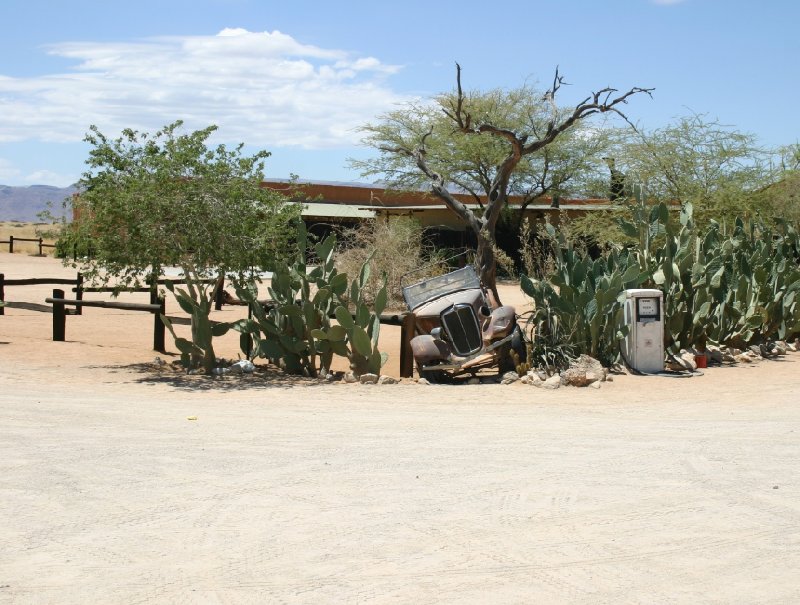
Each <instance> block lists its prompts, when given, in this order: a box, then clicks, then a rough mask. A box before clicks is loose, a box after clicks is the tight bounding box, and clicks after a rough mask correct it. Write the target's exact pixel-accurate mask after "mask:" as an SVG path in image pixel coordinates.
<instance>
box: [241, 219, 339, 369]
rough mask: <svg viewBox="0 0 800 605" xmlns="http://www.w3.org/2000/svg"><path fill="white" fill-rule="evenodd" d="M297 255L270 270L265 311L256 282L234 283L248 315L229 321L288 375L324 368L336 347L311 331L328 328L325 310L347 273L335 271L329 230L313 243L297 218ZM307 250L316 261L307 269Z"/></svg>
mask: <svg viewBox="0 0 800 605" xmlns="http://www.w3.org/2000/svg"><path fill="white" fill-rule="evenodd" d="M297 229H298V232H297V238H298V255H297V257H296V259H295V260H294V262H293V263H292V264H291V265H282V266H279V267H277V268H276V269H275V271H274V273H273V275H272V280H271V284H270V287H269V289H268V291H269V294H270V297H271V298H272V301H273V305H272V306H271V307H270V308H269V309H268V310H267V309H265V308H264V307H263V306H262V305H261V304H260V303H259V302H258V296H257V295H258V287H257V284H256V283H255V282H250V283H247V284H244V285H241V286H238V287H237V290H236V291H237V295H238V296H239V297H240V298H241V299H242V300H244V301H246V302H247V303H248V304H249V306H250V310H251V315H252V318H250V319H247V320H242V321H240V322H237V323H236V324H234V326H233V327H234V329H235V330H238V331H239V332H241V333H242V340H243V343H242V344H243V350H244V348H245V347H244V341H245V340H246V339H247V338H248V337H249V338H253V339H254V340H255V347H254V349H253V351H252V352H251V356H253V357H264V358H267V359H269V360H271V361H272V362H273V363H275V364H276V365H279V366H281V367H282V368H283V369H284V370H285V371H286V372H288V373H290V374H301V375H306V376H312V377H313V376H317V374H318V372H319V370H328V369H329V368H330V366H331V361H332V359H333V355H334V354H335V353H338V354H344V350H343V348H342V347H339V346H337V345H336V344H335V343H332V342H330V341H328V340H319V339H317V338H316V337H315V336H314V334H313V332H314V331H315V330H319V329H327V328H328V327H330V319H329V317H330V315H331V314H332V312H333V309H334V308H335V305H336V301H337V300H338V297H339V296H341V295H342V294H344V292H345V291H346V290H347V285H348V280H347V275H346V274H344V273H338V272H337V270H336V267H335V265H334V258H333V251H334V248H335V246H336V236H335V235H329V236H328V237H326V238H325V239H324V240H322V241H321V242H319V243H317V244H316V245H314V246H313V248H312V247H311V246H310V245H309V241H308V234H307V232H306V229H305V226H304V225H303V224H302V223H299V224H298V227H297ZM311 250H313V252H314V254H315V255H316V257H317V259H318V261H319V264H318V265H317V266H315V267H313V268H312V269H310V270H309V267H308V266H307V264H306V258H307V256H308V255H309V253H310V251H311Z"/></svg>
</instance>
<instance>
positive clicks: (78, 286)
mask: <svg viewBox="0 0 800 605" xmlns="http://www.w3.org/2000/svg"><path fill="white" fill-rule="evenodd" d="M75 300H83V275H81V273H80V271H79V272H78V277H77V278H75ZM75 315H83V305H78V307H77V308H76V309H75Z"/></svg>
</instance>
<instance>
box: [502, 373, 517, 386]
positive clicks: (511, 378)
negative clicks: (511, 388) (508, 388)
mask: <svg viewBox="0 0 800 605" xmlns="http://www.w3.org/2000/svg"><path fill="white" fill-rule="evenodd" d="M518 380H519V374H517V373H516V372H506V373H505V374H503V377H502V378H501V379H500V384H512V383H515V382H517V381H518Z"/></svg>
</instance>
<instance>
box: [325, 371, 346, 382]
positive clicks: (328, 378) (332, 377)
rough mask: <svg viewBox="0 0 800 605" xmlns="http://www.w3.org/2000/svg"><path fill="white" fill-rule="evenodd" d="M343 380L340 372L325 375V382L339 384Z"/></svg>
mask: <svg viewBox="0 0 800 605" xmlns="http://www.w3.org/2000/svg"><path fill="white" fill-rule="evenodd" d="M341 379H342V374H340V373H338V372H327V373H326V374H325V378H324V380H325V382H338V381H340V380H341Z"/></svg>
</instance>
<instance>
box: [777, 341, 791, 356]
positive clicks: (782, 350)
mask: <svg viewBox="0 0 800 605" xmlns="http://www.w3.org/2000/svg"><path fill="white" fill-rule="evenodd" d="M773 350H774V352H775V354H776V355H786V352H787V351H788V350H789V349H788V347H787V345H786V343H785V342H783V341H782V340H776V341H775V348H774V349H773Z"/></svg>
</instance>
